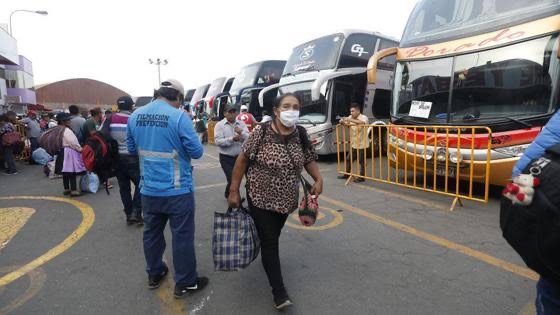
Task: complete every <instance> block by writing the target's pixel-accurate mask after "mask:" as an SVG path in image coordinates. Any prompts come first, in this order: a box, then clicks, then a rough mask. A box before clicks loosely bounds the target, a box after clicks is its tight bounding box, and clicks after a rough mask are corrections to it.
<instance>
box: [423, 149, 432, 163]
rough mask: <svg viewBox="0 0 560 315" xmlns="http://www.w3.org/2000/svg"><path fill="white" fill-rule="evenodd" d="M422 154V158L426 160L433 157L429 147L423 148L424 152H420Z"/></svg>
mask: <svg viewBox="0 0 560 315" xmlns="http://www.w3.org/2000/svg"><path fill="white" fill-rule="evenodd" d="M422 155H423V156H424V158H425V159H426V160H428V161H429V160H431V159H433V158H434V151H433V150H430V149H424V152H422Z"/></svg>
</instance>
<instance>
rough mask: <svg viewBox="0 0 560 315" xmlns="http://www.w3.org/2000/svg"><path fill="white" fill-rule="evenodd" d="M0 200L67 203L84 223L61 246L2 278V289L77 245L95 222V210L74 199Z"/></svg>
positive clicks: (0, 282)
mask: <svg viewBox="0 0 560 315" xmlns="http://www.w3.org/2000/svg"><path fill="white" fill-rule="evenodd" d="M0 200H49V201H58V202H65V203H68V204H71V205H73V206H75V207H76V208H78V209H79V210H80V212H81V213H82V222H80V225H79V226H78V227H77V228H76V229H75V230H74V232H72V234H70V235H69V236H68V237H67V238H66V239H65V240H63V241H62V242H61V243H60V244H58V245H56V246H55V247H53V248H51V249H50V250H49V251H47V252H46V253H44V254H43V255H41V256H39V257H38V258H36V259H34V260H33V261H31V262H29V263H27V264H26V265H23V266H22V267H20V268H18V269H17V270H14V271H12V272H10V273H9V274H7V275H5V276H3V277H2V278H0V287H3V286H5V285H8V284H9V283H11V282H13V281H15V280H17V279H19V278H20V277H22V276H24V275H25V274H27V273H29V272H31V271H33V270H34V269H35V268H37V267H39V266H41V265H43V264H45V263H46V262H48V261H50V260H51V259H53V258H55V257H56V256H58V255H60V254H62V253H63V252H64V251H66V250H68V248H70V247H72V245H74V244H76V242H78V241H79V240H80V239H81V238H82V237H83V236H84V235H85V234H86V233H87V231H88V230H89V229H90V228H91V226H92V225H93V222H94V221H95V213H94V212H93V208H92V207H91V206H89V205H88V204H86V203H83V202H80V201H76V200H74V199H68V198H59V197H36V196H16V197H0Z"/></svg>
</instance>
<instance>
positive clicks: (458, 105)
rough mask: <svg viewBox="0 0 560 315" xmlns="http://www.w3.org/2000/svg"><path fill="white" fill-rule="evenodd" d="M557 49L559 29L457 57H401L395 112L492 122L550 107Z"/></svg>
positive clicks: (419, 118)
mask: <svg viewBox="0 0 560 315" xmlns="http://www.w3.org/2000/svg"><path fill="white" fill-rule="evenodd" d="M557 50H558V35H552V36H546V37H543V38H538V39H534V40H531V41H527V42H523V43H519V44H515V45H510V46H506V47H502V48H498V49H492V50H487V51H482V52H476V53H471V54H465V55H460V56H455V57H448V58H440V59H435V60H425V61H403V62H399V63H398V64H397V70H396V76H395V83H394V84H395V89H394V91H395V94H394V100H393V102H394V103H393V106H392V109H391V113H392V115H393V116H394V117H395V118H403V119H404V118H406V119H407V120H411V121H414V122H418V123H422V122H424V123H430V122H431V123H434V122H435V123H447V122H449V123H453V122H455V123H462V122H463V123H468V122H472V121H478V120H480V121H484V122H485V123H491V122H492V120H494V121H495V120H503V119H504V118H505V119H507V118H508V117H510V118H511V117H512V116H515V117H521V118H522V117H529V116H534V115H542V114H547V113H550V112H552V111H554V108H553V99H554V95H557V94H558V92H557V89H558V82H559V79H560V77H559V73H560V66H559V60H558V58H556V51H557ZM453 69H454V70H453ZM453 72H454V73H453ZM452 76H453V77H452ZM450 93H452V95H451V99H450ZM450 101H451V104H450ZM422 102H423V103H422Z"/></svg>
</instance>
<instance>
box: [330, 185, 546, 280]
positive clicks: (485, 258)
mask: <svg viewBox="0 0 560 315" xmlns="http://www.w3.org/2000/svg"><path fill="white" fill-rule="evenodd" d="M320 199H322V200H325V201H326V202H328V203H330V204H332V205H335V206H337V207H340V208H343V209H345V210H347V211H350V212H353V213H355V214H357V215H360V216H363V217H365V218H368V219H370V220H373V221H376V222H379V223H381V224H384V225H386V226H389V227H392V228H394V229H396V230H399V231H401V232H404V233H407V234H410V235H413V236H416V237H418V238H421V239H423V240H426V241H429V242H432V243H434V244H437V245H439V246H442V247H445V248H448V249H451V250H454V251H457V252H459V253H462V254H464V255H467V256H469V257H472V258H474V259H477V260H480V261H482V262H485V263H487V264H489V265H492V266H495V267H498V268H500V269H502V270H505V271H509V272H511V273H513V274H516V275H518V276H521V277H524V278H527V279H530V280H534V281H537V280H538V279H539V275H538V274H537V273H535V272H534V271H532V270H530V269H527V268H525V267H521V266H519V265H516V264H513V263H510V262H507V261H505V260H502V259H499V258H496V257H494V256H490V255H488V254H485V253H483V252H480V251H477V250H474V249H472V248H470V247H467V246H464V245H461V244H457V243H455V242H452V241H450V240H447V239H444V238H442V237H439V236H435V235H433V234H430V233H426V232H423V231H420V230H417V229H415V228H413V227H410V226H408V225H404V224H401V223H399V222H396V221H393V220H389V219H386V218H384V217H381V216H378V215H375V214H373V213H370V212H368V211H366V210H363V209H360V208H357V207H354V206H351V205H349V204H346V203H344V202H341V201H338V200H334V199H332V198H329V197H327V196H325V195H321V197H320Z"/></svg>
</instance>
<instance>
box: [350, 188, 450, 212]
mask: <svg viewBox="0 0 560 315" xmlns="http://www.w3.org/2000/svg"><path fill="white" fill-rule="evenodd" d="M350 185H352V186H353V187H358V188H360V189H364V190H369V191H374V192H377V193H380V194H384V195H387V196H391V197H394V198H397V199H402V200H406V201H410V202H414V203H417V204H420V205H423V206H426V207H431V208H437V209H443V210H449V206H445V205H442V204H439V203H436V202H433V201H428V200H424V199H420V198H416V197H413V196H410V195H404V194H400V193H396V192H391V191H386V190H383V189H379V188H374V187H369V186H365V185H359V184H350Z"/></svg>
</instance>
